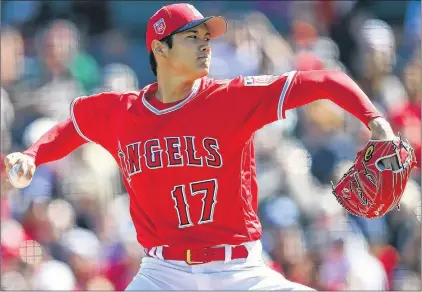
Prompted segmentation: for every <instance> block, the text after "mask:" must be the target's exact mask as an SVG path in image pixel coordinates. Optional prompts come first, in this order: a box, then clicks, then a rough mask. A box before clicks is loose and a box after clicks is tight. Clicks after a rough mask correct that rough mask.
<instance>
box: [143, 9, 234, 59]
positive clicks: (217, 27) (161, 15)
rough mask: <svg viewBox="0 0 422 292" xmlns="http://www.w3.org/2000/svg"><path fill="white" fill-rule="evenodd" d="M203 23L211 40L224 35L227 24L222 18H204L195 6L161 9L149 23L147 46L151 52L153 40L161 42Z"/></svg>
mask: <svg viewBox="0 0 422 292" xmlns="http://www.w3.org/2000/svg"><path fill="white" fill-rule="evenodd" d="M202 23H206V24H207V27H208V29H209V32H210V38H211V39H214V38H216V37H219V36H221V35H223V34H224V33H225V32H226V30H227V22H226V20H225V19H224V18H223V17H222V16H208V17H204V16H203V15H202V14H201V13H200V12H199V11H198V10H197V9H196V8H195V7H194V6H193V5H191V4H187V3H178V4H171V5H167V6H163V7H161V9H160V10H158V11H157V12H156V13H155V14H154V15H153V16H151V18H150V19H149V21H148V24H147V34H146V45H147V49H148V52H151V44H152V41H153V40H161V39H163V38H165V37H167V36H169V35H171V34H175V33H179V32H182V31H185V30H188V29H191V28H193V27H195V26H198V25H200V24H202Z"/></svg>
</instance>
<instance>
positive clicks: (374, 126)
mask: <svg viewBox="0 0 422 292" xmlns="http://www.w3.org/2000/svg"><path fill="white" fill-rule="evenodd" d="M368 126H369V128H370V129H371V132H372V135H371V140H391V141H392V140H395V139H398V137H397V136H396V135H395V134H394V132H393V129H392V128H391V125H390V123H388V122H387V121H386V120H385V119H384V118H381V117H379V118H375V119H372V120H371V121H370V122H369V125H368ZM382 164H383V165H384V167H385V168H386V169H392V170H398V169H399V168H400V166H399V163H398V161H397V158H396V157H390V158H385V159H383V160H382Z"/></svg>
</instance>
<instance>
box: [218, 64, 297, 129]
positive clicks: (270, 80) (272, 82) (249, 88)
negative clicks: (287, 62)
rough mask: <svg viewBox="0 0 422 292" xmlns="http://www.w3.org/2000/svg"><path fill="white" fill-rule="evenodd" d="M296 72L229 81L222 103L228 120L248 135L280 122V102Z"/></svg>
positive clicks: (287, 92)
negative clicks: (226, 108)
mask: <svg viewBox="0 0 422 292" xmlns="http://www.w3.org/2000/svg"><path fill="white" fill-rule="evenodd" d="M295 74H296V71H291V72H288V73H286V74H283V75H282V76H272V75H261V76H239V77H237V78H235V79H233V80H231V81H230V83H229V85H228V91H227V93H228V96H227V98H225V101H224V102H225V104H226V106H227V104H228V109H229V110H230V112H231V115H232V116H231V118H233V119H236V121H237V122H238V123H239V124H241V125H242V129H241V131H244V132H245V133H246V134H247V135H251V134H252V133H253V132H255V131H256V130H259V129H260V128H262V127H263V126H265V125H266V124H269V123H271V122H274V121H276V120H278V119H281V118H282V117H281V112H282V106H283V102H284V99H285V98H286V96H287V95H288V94H289V90H290V88H291V82H292V80H293V79H294V76H295Z"/></svg>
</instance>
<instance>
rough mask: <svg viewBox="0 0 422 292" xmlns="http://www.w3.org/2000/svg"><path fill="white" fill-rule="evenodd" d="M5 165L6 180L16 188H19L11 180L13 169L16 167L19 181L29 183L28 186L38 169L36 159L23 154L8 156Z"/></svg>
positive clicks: (16, 153)
mask: <svg viewBox="0 0 422 292" xmlns="http://www.w3.org/2000/svg"><path fill="white" fill-rule="evenodd" d="M4 164H5V173H6V180H7V181H8V182H9V183H10V184H11V185H12V186H14V187H18V186H16V185H13V182H11V181H10V180H9V172H10V170H11V169H12V167H14V166H15V165H16V168H17V169H16V170H17V171H16V174H17V176H18V177H17V179H18V180H22V181H28V184H29V182H30V181H31V180H32V177H33V176H34V173H35V169H36V166H35V163H34V158H32V157H31V156H29V155H26V154H23V153H21V152H14V153H10V154H9V155H7V156H6V158H5V159H4Z"/></svg>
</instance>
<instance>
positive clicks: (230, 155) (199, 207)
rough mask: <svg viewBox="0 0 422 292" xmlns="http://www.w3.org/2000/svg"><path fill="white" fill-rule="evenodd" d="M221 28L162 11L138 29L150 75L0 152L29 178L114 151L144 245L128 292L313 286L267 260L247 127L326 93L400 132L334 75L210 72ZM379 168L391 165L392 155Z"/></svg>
mask: <svg viewBox="0 0 422 292" xmlns="http://www.w3.org/2000/svg"><path fill="white" fill-rule="evenodd" d="M226 29H227V24H226V21H225V19H224V18H223V17H217V16H211V17H204V16H202V14H201V13H200V12H198V11H197V10H196V9H195V8H194V7H193V6H192V5H189V4H183V3H182V4H172V5H168V6H164V7H162V8H161V9H160V10H158V11H157V12H156V13H155V14H154V15H153V16H152V17H151V18H150V19H149V22H148V25H147V33H146V46H147V48H148V51H149V53H150V61H151V67H152V70H153V72H154V74H155V75H156V77H157V82H156V83H153V84H149V85H147V86H146V87H144V88H143V89H142V90H141V91H139V92H125V93H117V92H101V93H98V94H95V95H92V96H83V97H78V98H76V99H75V100H74V101H73V102H72V103H71V106H70V116H69V118H68V119H67V120H65V121H63V122H60V123H59V124H57V126H55V127H54V128H52V129H51V130H50V131H48V132H47V133H46V134H45V135H44V136H43V137H41V138H40V139H39V140H38V141H37V142H36V143H34V144H33V145H32V146H31V147H30V148H29V149H27V150H26V151H24V152H23V153H12V154H9V155H8V156H7V157H6V161H5V162H6V171H9V170H10V169H11V168H12V167H14V166H16V167H15V169H16V168H17V171H16V173H17V174H15V176H16V175H17V176H18V178H20V179H26V180H27V181H28V183H30V180H31V178H32V176H33V174H34V172H35V169H36V167H37V166H39V165H41V164H44V163H48V162H51V161H54V160H58V159H61V158H63V157H65V156H66V155H68V154H69V153H70V152H72V151H73V150H75V149H76V148H78V147H80V146H81V145H83V144H84V143H87V142H93V143H97V144H99V145H101V146H102V147H103V148H104V149H106V150H107V151H108V152H109V153H110V154H111V155H112V156H113V157H114V159H115V160H116V162H117V164H118V166H119V167H120V170H121V173H122V178H123V181H124V184H125V187H126V189H127V192H128V194H129V197H130V214H131V216H132V219H133V222H134V225H135V228H136V231H137V239H138V241H139V243H140V244H141V245H142V247H143V248H144V249H145V252H146V256H145V257H144V258H143V259H142V263H141V267H140V270H139V273H138V274H137V275H136V276H135V277H134V278H133V281H132V282H131V283H130V284H129V286H128V287H127V290H235V289H236V290H237V289H240V290H254V289H256V290H267V289H277V290H278V289H280V290H312V289H311V288H309V287H305V286H302V285H299V284H296V283H292V282H290V281H288V280H287V279H285V278H284V277H283V276H282V275H281V274H279V273H276V272H274V271H273V270H271V269H270V268H268V267H267V266H266V265H265V264H264V262H263V259H262V246H261V242H260V238H261V232H262V228H261V224H260V221H259V219H258V216H257V202H258V186H257V179H256V170H255V154H254V143H253V138H254V133H255V132H256V131H257V130H259V129H260V128H262V127H263V126H265V125H267V124H269V123H271V122H274V121H277V120H279V119H284V118H285V112H286V111H288V110H290V109H294V108H297V107H300V106H304V105H306V104H308V103H310V102H313V101H315V100H318V99H322V98H325V99H329V100H331V101H332V102H334V103H335V104H337V105H338V106H340V107H341V108H342V109H344V110H345V111H347V112H349V113H351V114H352V115H354V116H355V117H356V118H358V119H359V120H360V121H362V123H364V124H365V125H366V126H367V127H368V128H369V129H370V130H371V131H372V139H395V138H396V136H395V135H394V134H393V131H392V130H391V127H390V125H389V123H388V122H387V121H386V120H385V119H384V118H383V117H382V116H381V115H380V113H379V112H378V111H377V110H376V108H375V107H374V106H373V105H372V103H371V102H370V100H369V99H368V97H367V96H366V95H365V94H364V92H362V91H361V90H360V88H359V87H358V86H357V85H356V84H355V83H354V82H353V81H352V79H351V78H349V77H348V76H347V75H346V74H344V73H342V72H337V71H307V72H296V71H292V72H288V73H286V74H284V75H282V76H239V77H237V78H234V79H230V80H214V79H210V78H208V77H207V74H208V71H209V68H210V62H211V47H210V41H211V40H212V39H215V38H217V37H219V36H221V35H223V34H224V33H225V32H226ZM384 164H385V167H386V168H392V167H397V163H396V162H395V160H394V159H390V160H387V161H386V162H385V163H384ZM280 212H283V210H280Z"/></svg>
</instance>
